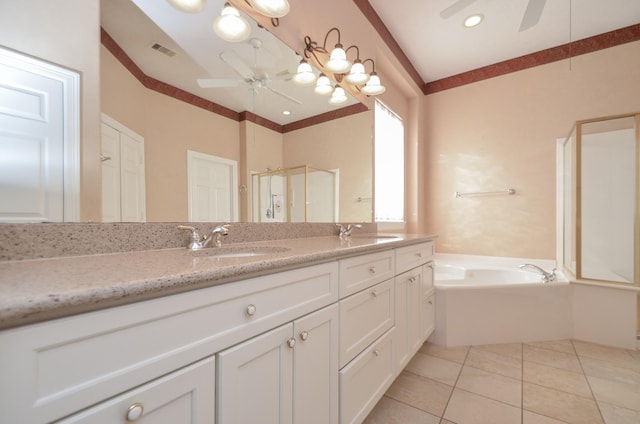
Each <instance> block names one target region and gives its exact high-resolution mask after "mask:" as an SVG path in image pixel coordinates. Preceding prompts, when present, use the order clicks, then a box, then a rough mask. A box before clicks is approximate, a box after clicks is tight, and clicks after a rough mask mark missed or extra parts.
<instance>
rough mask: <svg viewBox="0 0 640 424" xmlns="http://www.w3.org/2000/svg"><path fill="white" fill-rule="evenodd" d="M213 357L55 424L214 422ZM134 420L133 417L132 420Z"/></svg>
mask: <svg viewBox="0 0 640 424" xmlns="http://www.w3.org/2000/svg"><path fill="white" fill-rule="evenodd" d="M215 373H216V367H215V360H214V358H213V357H210V358H207V359H204V360H202V361H200V362H198V363H195V364H193V365H191V366H188V367H185V368H183V369H181V370H178V371H175V372H172V373H171V374H169V375H166V376H164V377H161V378H159V379H157V380H154V381H151V382H150V383H147V384H145V385H143V386H141V387H138V388H136V389H134V390H131V391H130V392H127V393H124V394H122V395H120V396H116V397H115V398H113V399H109V400H108V401H105V402H102V403H100V404H98V405H96V406H94V407H91V408H89V409H86V410H84V411H82V412H80V413H78V414H75V415H72V416H71V417H68V418H66V419H64V420H62V421H59V422H58V423H59V424H120V423H121V424H126V423H128V422H132V421H136V420H137V419H140V420H141V422H153V423H167V424H168V423H180V424H207V423H212V422H213V421H214V419H215V387H216V379H215V377H216V375H215ZM136 417H137V418H136Z"/></svg>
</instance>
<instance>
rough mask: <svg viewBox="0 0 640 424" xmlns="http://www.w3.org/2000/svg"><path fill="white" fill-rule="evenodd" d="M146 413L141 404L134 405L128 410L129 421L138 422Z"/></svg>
mask: <svg viewBox="0 0 640 424" xmlns="http://www.w3.org/2000/svg"><path fill="white" fill-rule="evenodd" d="M143 413H144V406H142V404H141V403H137V402H136V403H134V404H133V405H131V406H130V407H129V409H127V415H126V418H127V421H137V420H138V419H139V418H140V417H142V414H143Z"/></svg>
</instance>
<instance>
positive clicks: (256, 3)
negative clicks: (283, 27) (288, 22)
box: [249, 0, 289, 18]
mask: <svg viewBox="0 0 640 424" xmlns="http://www.w3.org/2000/svg"><path fill="white" fill-rule="evenodd" d="M249 3H250V4H251V6H253V8H254V9H255V10H257V11H258V12H260V14H262V15H264V16H266V17H268V18H282V17H283V16H285V15H286V14H287V13H289V2H288V1H287V0H249Z"/></svg>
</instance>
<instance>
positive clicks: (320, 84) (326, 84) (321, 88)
mask: <svg viewBox="0 0 640 424" xmlns="http://www.w3.org/2000/svg"><path fill="white" fill-rule="evenodd" d="M313 91H314V92H315V93H316V94H320V95H322V96H324V95H327V94H331V92H333V87H332V86H331V80H330V79H329V77H328V76H326V75H325V74H320V76H319V77H318V81H316V88H314V89H313Z"/></svg>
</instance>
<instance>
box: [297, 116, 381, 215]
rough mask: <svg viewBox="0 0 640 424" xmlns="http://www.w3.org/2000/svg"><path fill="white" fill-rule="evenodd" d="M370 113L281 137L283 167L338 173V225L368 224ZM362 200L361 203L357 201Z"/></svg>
mask: <svg viewBox="0 0 640 424" xmlns="http://www.w3.org/2000/svg"><path fill="white" fill-rule="evenodd" d="M372 155H373V111H367V112H362V113H358V114H355V115H351V116H347V117H344V118H340V119H336V120H333V121H329V122H325V123H322V124H318V125H314V126H313V127H308V128H303V129H300V130H297V131H292V132H290V133H286V134H285V135H284V166H285V167H293V166H299V165H310V166H314V167H317V168H323V169H334V168H339V169H340V200H339V202H340V216H339V220H340V221H341V222H371V220H372V188H373V181H372V180H373V172H372V170H373V156H372ZM358 198H362V201H358Z"/></svg>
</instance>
